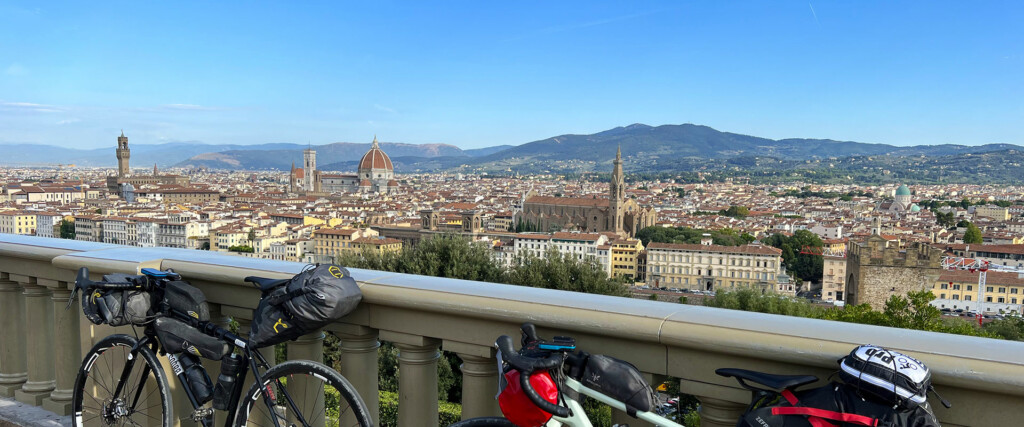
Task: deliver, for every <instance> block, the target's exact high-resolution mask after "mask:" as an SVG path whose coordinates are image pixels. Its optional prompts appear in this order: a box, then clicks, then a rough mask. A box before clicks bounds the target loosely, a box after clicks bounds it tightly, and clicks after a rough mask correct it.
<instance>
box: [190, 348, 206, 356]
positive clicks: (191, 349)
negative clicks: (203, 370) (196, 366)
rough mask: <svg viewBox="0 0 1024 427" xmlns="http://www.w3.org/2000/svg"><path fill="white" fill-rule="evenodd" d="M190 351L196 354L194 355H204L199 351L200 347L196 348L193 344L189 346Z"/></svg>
mask: <svg viewBox="0 0 1024 427" xmlns="http://www.w3.org/2000/svg"><path fill="white" fill-rule="evenodd" d="M188 352H189V353H192V354H194V355H196V356H202V355H203V354H202V353H200V352H199V349H198V348H196V347H195V346H191V347H189V348H188Z"/></svg>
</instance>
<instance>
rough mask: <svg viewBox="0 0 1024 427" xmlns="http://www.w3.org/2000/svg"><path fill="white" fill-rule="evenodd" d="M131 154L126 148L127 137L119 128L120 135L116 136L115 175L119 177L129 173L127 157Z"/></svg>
mask: <svg viewBox="0 0 1024 427" xmlns="http://www.w3.org/2000/svg"><path fill="white" fill-rule="evenodd" d="M131 155H132V152H131V150H130V149H129V148H128V137H127V136H124V130H121V136H119V137H117V176H118V177H119V178H124V177H127V176H128V175H131V173H132V170H131V168H130V167H129V166H128V159H129V158H130V157H131Z"/></svg>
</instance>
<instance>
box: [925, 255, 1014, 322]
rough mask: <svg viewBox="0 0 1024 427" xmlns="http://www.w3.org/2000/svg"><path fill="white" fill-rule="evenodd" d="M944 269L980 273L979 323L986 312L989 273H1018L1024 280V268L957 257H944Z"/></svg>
mask: <svg viewBox="0 0 1024 427" xmlns="http://www.w3.org/2000/svg"><path fill="white" fill-rule="evenodd" d="M941 266H942V268H944V269H946V270H950V271H954V270H966V271H969V272H971V273H974V272H977V273H978V305H979V309H978V321H979V322H980V321H981V316H982V313H984V312H985V303H986V301H985V285H986V281H987V279H988V272H989V271H998V272H1003V273H1017V277H1019V278H1024V267H1021V266H1012V265H1000V264H992V263H991V262H989V261H983V260H980V259H975V258H964V257H956V256H946V257H942V264H941Z"/></svg>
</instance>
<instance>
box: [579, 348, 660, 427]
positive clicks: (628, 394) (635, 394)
mask: <svg viewBox="0 0 1024 427" xmlns="http://www.w3.org/2000/svg"><path fill="white" fill-rule="evenodd" d="M580 382H582V383H583V385H585V386H587V387H588V388H591V389H594V390H596V391H599V392H601V394H604V395H607V396H608V397H611V398H614V399H615V400H618V401H620V402H622V403H624V404H625V405H626V412H627V413H629V415H631V416H634V417H635V416H636V413H637V411H644V412H649V411H650V410H651V408H652V407H654V404H655V402H656V401H657V398H656V397H655V395H654V390H651V387H650V386H648V385H647V381H644V377H643V375H642V374H640V370H639V369H637V368H636V366H633V364H631V363H629V362H626V361H624V360H619V359H616V358H614V357H610V356H605V355H603V354H592V355H590V357H588V358H587V364H586V367H585V368H584V369H583V377H582V378H581V379H580Z"/></svg>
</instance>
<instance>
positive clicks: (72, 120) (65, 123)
mask: <svg viewBox="0 0 1024 427" xmlns="http://www.w3.org/2000/svg"><path fill="white" fill-rule="evenodd" d="M80 121H82V120H80V119H75V118H70V119H64V120H61V121H59V122H57V124H58V125H70V124H72V123H78V122H80Z"/></svg>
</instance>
